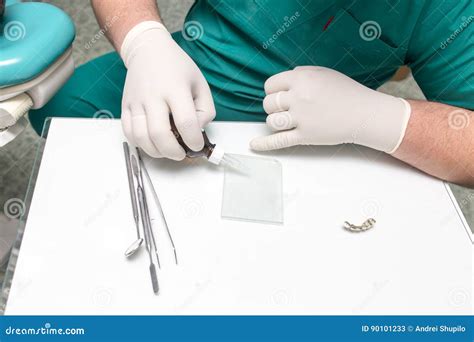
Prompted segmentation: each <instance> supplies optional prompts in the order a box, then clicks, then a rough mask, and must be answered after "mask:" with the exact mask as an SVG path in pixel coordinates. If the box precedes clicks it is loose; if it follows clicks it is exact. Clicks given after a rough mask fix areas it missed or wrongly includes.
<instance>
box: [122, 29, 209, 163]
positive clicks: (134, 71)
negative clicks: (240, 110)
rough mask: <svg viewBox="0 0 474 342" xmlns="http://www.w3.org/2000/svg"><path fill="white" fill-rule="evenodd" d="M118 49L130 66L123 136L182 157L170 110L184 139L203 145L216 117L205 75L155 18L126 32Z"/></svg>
mask: <svg viewBox="0 0 474 342" xmlns="http://www.w3.org/2000/svg"><path fill="white" fill-rule="evenodd" d="M120 55H121V57H122V59H123V61H124V63H125V65H126V67H127V69H128V72H127V77H126V81H125V87H124V94H123V99H122V126H123V130H124V133H125V136H126V137H127V139H128V140H129V141H130V142H131V143H132V144H134V145H136V146H138V147H141V148H142V149H143V150H144V151H145V152H146V153H147V154H148V155H150V156H152V157H155V158H159V157H166V158H170V159H174V160H182V159H184V158H185V155H186V154H185V151H184V149H183V148H182V147H181V145H180V144H179V143H178V141H177V139H176V137H175V136H174V134H173V132H172V130H171V126H170V117H169V115H170V113H171V115H172V116H173V120H174V123H175V125H176V128H177V129H178V131H179V133H180V136H181V137H182V139H183V141H184V143H185V144H186V145H187V146H188V147H189V148H190V149H192V150H194V151H199V150H201V149H202V148H203V147H204V139H203V135H202V128H203V127H204V126H206V125H207V124H208V123H209V122H210V121H212V120H213V119H214V117H215V114H216V113H215V108H214V102H213V99H212V95H211V91H210V88H209V85H208V84H207V81H206V79H205V78H204V76H203V75H202V73H201V71H200V70H199V68H198V67H197V65H196V64H195V63H194V62H193V60H192V59H191V58H190V57H189V56H188V55H187V54H186V53H185V52H184V51H183V50H182V49H181V47H179V45H178V44H176V43H175V41H174V40H173V38H172V37H171V35H170V33H169V32H168V31H167V30H166V28H165V27H164V26H163V25H162V24H161V23H159V22H157V21H144V22H141V23H139V24H138V25H136V26H135V27H133V28H132V29H131V30H130V31H129V32H128V33H127V35H126V36H125V39H124V41H123V43H122V46H121V49H120Z"/></svg>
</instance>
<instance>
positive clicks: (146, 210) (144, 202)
mask: <svg viewBox="0 0 474 342" xmlns="http://www.w3.org/2000/svg"><path fill="white" fill-rule="evenodd" d="M137 155H138V159H139V162H138V165H137V169H138V174H139V176H140V186H141V187H142V190H143V204H144V208H145V218H146V222H147V228H148V233H149V236H148V237H149V238H150V237H151V243H152V244H151V246H152V248H153V250H154V252H155V256H156V262H157V263H158V268H161V265H160V258H159V257H158V247H157V245H156V240H155V233H154V232H153V226H152V224H151V219H150V212H149V210H148V201H147V199H146V192H145V183H144V182H143V172H142V164H143V161H142V160H141V157H140V151H139V150H138V149H137Z"/></svg>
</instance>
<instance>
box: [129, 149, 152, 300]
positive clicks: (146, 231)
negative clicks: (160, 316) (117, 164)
mask: <svg viewBox="0 0 474 342" xmlns="http://www.w3.org/2000/svg"><path fill="white" fill-rule="evenodd" d="M132 170H133V174H134V175H135V178H136V179H137V193H138V203H139V205H140V215H141V217H142V225H143V235H144V236H145V246H146V250H147V253H148V257H149V259H150V266H149V269H150V276H151V284H152V286H153V292H154V293H155V294H157V293H158V292H159V286H158V277H157V274H156V267H155V263H154V262H153V256H152V243H153V242H152V241H151V238H150V236H151V234H152V232H151V223H150V217H149V215H148V210H147V208H146V198H145V193H144V191H143V179H142V177H141V172H140V169H139V167H138V162H137V158H136V157H135V156H132ZM155 248H156V246H155ZM155 250H156V249H155ZM156 256H157V257H158V254H156ZM157 262H158V265H159V260H157Z"/></svg>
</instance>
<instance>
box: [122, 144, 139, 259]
mask: <svg viewBox="0 0 474 342" xmlns="http://www.w3.org/2000/svg"><path fill="white" fill-rule="evenodd" d="M123 152H124V155H125V164H126V165H127V176H128V187H129V190H130V199H131V200H132V209H133V218H134V220H135V226H136V228H137V239H136V240H135V241H134V242H133V243H132V244H131V245H130V246H129V247H128V248H127V250H126V251H125V256H126V257H130V256H132V255H133V254H135V252H136V251H138V249H140V247H141V245H142V243H143V238H142V237H141V236H140V225H139V214H138V208H137V196H136V194H135V187H134V183H133V174H132V167H131V164H130V148H129V146H128V143H127V142H126V141H124V142H123Z"/></svg>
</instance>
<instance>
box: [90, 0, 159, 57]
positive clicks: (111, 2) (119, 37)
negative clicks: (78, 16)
mask: <svg viewBox="0 0 474 342" xmlns="http://www.w3.org/2000/svg"><path fill="white" fill-rule="evenodd" d="M91 3H92V8H93V9H94V13H95V16H96V17H97V21H98V22H99V25H100V27H101V28H102V29H103V30H104V31H105V34H106V36H107V38H108V39H109V40H110V42H111V43H112V45H113V46H114V47H115V49H116V50H117V51H120V47H121V46H122V42H123V40H124V39H125V36H126V35H127V33H128V31H130V29H132V28H133V27H134V26H135V25H137V24H138V23H140V22H142V21H147V20H156V21H159V22H161V19H160V15H159V12H158V8H157V6H156V0H133V1H130V0H91ZM111 18H117V20H114V21H113V24H111V25H108V24H107V22H108V21H109V20H111Z"/></svg>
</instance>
